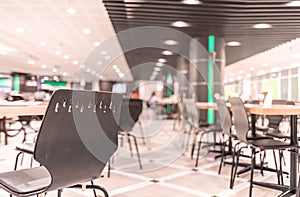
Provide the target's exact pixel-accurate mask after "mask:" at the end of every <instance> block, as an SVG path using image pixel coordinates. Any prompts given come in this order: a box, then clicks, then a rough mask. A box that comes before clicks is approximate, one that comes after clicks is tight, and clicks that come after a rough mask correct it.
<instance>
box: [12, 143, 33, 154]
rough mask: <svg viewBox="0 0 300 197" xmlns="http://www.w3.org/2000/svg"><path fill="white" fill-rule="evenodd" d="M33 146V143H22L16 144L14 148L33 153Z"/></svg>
mask: <svg viewBox="0 0 300 197" xmlns="http://www.w3.org/2000/svg"><path fill="white" fill-rule="evenodd" d="M34 146H35V143H23V144H18V145H17V146H16V149H17V150H19V151H22V152H26V153H29V154H33V152H34Z"/></svg>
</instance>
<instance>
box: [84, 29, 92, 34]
mask: <svg viewBox="0 0 300 197" xmlns="http://www.w3.org/2000/svg"><path fill="white" fill-rule="evenodd" d="M82 32H83V33H84V34H90V33H91V30H90V29H88V28H85V29H84V30H82Z"/></svg>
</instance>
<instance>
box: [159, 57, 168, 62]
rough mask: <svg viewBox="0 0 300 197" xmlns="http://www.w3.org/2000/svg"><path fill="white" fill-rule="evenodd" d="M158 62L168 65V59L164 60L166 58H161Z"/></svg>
mask: <svg viewBox="0 0 300 197" xmlns="http://www.w3.org/2000/svg"><path fill="white" fill-rule="evenodd" d="M158 62H160V63H166V62H167V60H166V59H164V58H159V59H158Z"/></svg>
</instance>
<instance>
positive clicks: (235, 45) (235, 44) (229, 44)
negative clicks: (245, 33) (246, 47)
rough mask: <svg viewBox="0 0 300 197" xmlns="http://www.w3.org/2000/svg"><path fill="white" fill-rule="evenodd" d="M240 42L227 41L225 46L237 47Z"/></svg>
mask: <svg viewBox="0 0 300 197" xmlns="http://www.w3.org/2000/svg"><path fill="white" fill-rule="evenodd" d="M240 45H241V43H240V42H238V41H231V42H227V46H230V47H237V46H240Z"/></svg>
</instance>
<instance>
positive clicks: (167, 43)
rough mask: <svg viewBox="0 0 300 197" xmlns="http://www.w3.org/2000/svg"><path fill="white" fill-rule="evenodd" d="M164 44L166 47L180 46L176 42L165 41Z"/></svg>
mask: <svg viewBox="0 0 300 197" xmlns="http://www.w3.org/2000/svg"><path fill="white" fill-rule="evenodd" d="M164 43H165V44H166V45H170V46H174V45H177V44H178V42H176V41H175V40H166V41H164Z"/></svg>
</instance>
